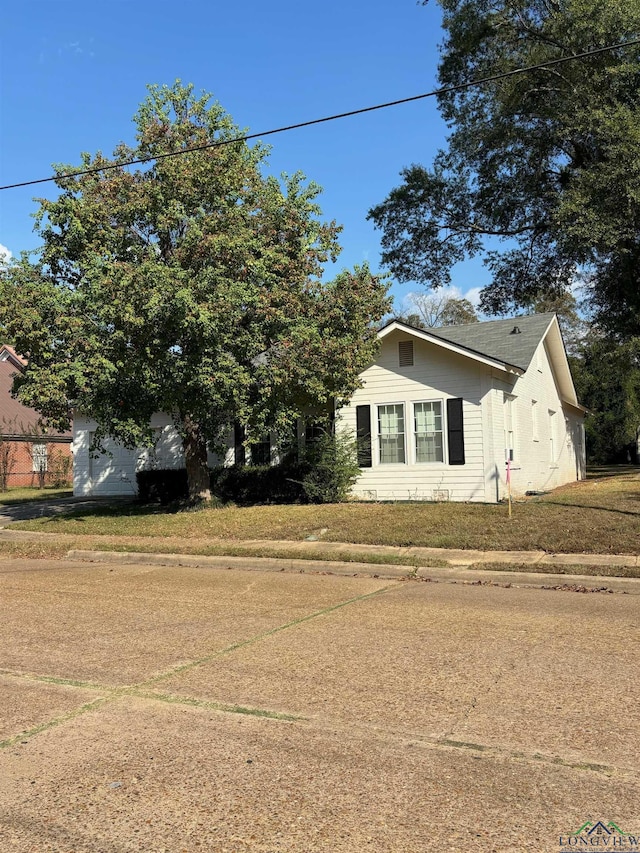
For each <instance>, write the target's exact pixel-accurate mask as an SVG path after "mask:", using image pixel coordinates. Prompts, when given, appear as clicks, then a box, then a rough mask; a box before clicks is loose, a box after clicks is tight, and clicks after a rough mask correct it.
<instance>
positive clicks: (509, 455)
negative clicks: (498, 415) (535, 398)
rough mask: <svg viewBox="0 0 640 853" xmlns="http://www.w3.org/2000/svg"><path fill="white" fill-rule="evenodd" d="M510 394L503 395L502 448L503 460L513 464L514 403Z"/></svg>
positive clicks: (513, 398)
mask: <svg viewBox="0 0 640 853" xmlns="http://www.w3.org/2000/svg"><path fill="white" fill-rule="evenodd" d="M515 399H516V398H515V397H513V396H512V395H511V394H505V395H504V447H505V459H510V460H511V461H512V462H513V459H514V455H515V433H514V401H515Z"/></svg>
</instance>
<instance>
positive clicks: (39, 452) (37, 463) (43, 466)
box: [31, 441, 49, 474]
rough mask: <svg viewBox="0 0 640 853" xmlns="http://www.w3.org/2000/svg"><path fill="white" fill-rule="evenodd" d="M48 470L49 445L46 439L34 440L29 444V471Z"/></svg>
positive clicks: (42, 471)
mask: <svg viewBox="0 0 640 853" xmlns="http://www.w3.org/2000/svg"><path fill="white" fill-rule="evenodd" d="M48 470H49V447H48V446H47V442H46V441H34V442H33V444H32V445H31V471H32V473H33V474H46V473H47V471H48Z"/></svg>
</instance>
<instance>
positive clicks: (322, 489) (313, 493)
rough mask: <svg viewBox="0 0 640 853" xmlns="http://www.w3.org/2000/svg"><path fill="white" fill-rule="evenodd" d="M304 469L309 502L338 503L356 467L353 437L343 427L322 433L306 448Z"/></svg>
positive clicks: (347, 490) (353, 475)
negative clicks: (305, 468) (339, 429)
mask: <svg viewBox="0 0 640 853" xmlns="http://www.w3.org/2000/svg"><path fill="white" fill-rule="evenodd" d="M305 460H306V462H307V465H308V471H307V473H306V474H305V475H304V477H303V480H302V487H303V490H304V494H305V496H306V498H307V500H308V501H310V502H311V503H341V502H342V501H345V500H347V498H348V497H349V492H350V491H351V487H352V486H353V484H354V483H355V481H356V479H357V477H358V475H359V474H360V468H359V467H358V451H357V445H356V441H355V438H354V437H353V435H352V434H351V433H349V432H346V431H339V432H335V433H334V432H331V431H327V432H324V433H322V434H321V435H320V436H319V437H318V438H317V439H316V440H315V441H314V442H313V444H311V445H309V446H308V447H307V448H306V453H305Z"/></svg>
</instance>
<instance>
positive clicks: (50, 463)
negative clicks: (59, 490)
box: [0, 441, 72, 488]
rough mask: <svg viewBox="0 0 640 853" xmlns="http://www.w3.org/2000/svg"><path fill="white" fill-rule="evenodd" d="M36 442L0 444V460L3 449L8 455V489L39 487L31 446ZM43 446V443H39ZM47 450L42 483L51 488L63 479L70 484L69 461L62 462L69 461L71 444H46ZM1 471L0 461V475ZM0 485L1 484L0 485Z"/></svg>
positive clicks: (38, 477) (38, 475) (70, 470)
mask: <svg viewBox="0 0 640 853" xmlns="http://www.w3.org/2000/svg"><path fill="white" fill-rule="evenodd" d="M36 443H38V442H32V441H7V442H2V443H0V458H1V457H2V455H4V453H5V452H6V451H5V448H6V449H7V450H8V452H9V454H10V460H11V461H10V463H9V466H8V467H9V472H8V476H7V486H8V487H9V488H12V487H16V486H36V487H37V486H39V485H40V474H39V473H38V472H37V471H34V470H33V468H34V465H33V456H32V451H33V446H34V444H36ZM41 443H42V444H45V442H41ZM46 448H47V466H46V467H47V470H46V471H45V472H44V483H45V485H46V486H51V485H53V484H54V483H55V482H57V481H59V480H60V479H62V478H63V477H65V470H66V482H67V483H71V480H72V467H71V461H69V462H67V463H66V469H65V463H64V462H63V460H65V459H66V460H71V459H72V456H71V444H70V442H53V441H50V442H46ZM1 471H2V462H1V461H0V473H1ZM0 485H1V484H0Z"/></svg>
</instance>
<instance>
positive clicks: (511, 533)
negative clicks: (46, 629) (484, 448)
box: [16, 472, 640, 554]
mask: <svg viewBox="0 0 640 853" xmlns="http://www.w3.org/2000/svg"><path fill="white" fill-rule="evenodd" d="M16 526H18V527H20V528H23V529H28V530H37V531H48V532H55V533H63V534H75V535H77V534H85V535H86V534H89V535H94V536H95V535H97V536H105V535H111V536H113V535H119V536H147V537H154V538H155V537H181V538H184V539H191V538H196V539H230V540H237V541H242V540H247V539H254V540H255V539H281V540H287V539H289V540H298V541H299V540H301V539H305V538H306V537H307V536H309V535H311V534H314V535H316V536H318V538H319V539H322V540H325V541H332V542H350V543H358V544H374V545H395V546H411V545H413V546H422V547H435V548H477V549H480V550H506V551H511V550H538V549H541V550H545V551H552V552H558V553H580V552H587V553H589V552H590V553H621V554H638V553H640V536H639V535H638V531H639V530H640V475H639V474H638V473H635V472H630V473H626V474H623V475H619V476H612V477H605V478H594V479H591V480H588V481H585V482H582V483H577V484H572V485H571V486H568V487H564V488H561V489H557V490H556V491H554V492H552V493H550V494H549V495H546V496H543V497H538V498H533V499H530V500H526V501H523V502H521V503H516V504H515V505H514V507H513V517H512V518H511V519H509V518H508V516H507V508H506V506H504V505H493V504H457V503H439V504H429V503H402V504H365V503H349V504H331V505H322V506H297V505H293V506H252V507H236V506H225V507H220V508H215V509H203V510H199V511H181V512H178V511H167V510H162V509H159V508H149V507H139V506H135V505H130V506H118V507H112V508H110V509H100V510H94V511H91V512H89V511H85V512H80V513H74V514H73V515H68V516H64V517H56V518H50V519H39V520H37V521H30V522H22V523H20V524H19V525H16Z"/></svg>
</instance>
